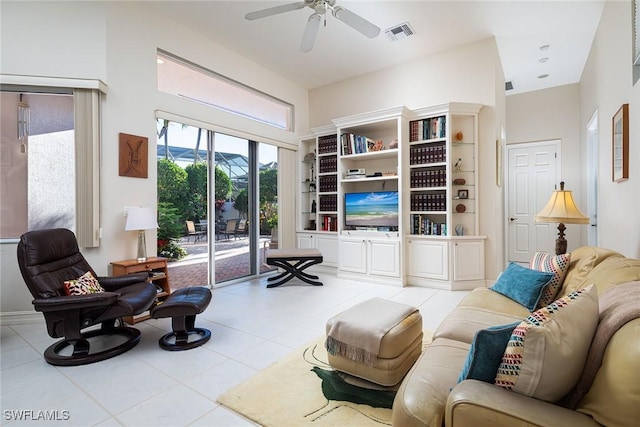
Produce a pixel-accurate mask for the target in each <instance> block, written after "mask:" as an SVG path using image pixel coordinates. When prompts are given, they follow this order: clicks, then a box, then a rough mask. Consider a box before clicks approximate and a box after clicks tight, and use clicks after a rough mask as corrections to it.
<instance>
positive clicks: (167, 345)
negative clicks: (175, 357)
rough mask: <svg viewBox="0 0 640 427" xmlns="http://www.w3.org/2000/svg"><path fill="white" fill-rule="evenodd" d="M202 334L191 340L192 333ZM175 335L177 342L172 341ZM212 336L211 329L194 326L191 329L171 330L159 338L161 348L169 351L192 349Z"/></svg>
mask: <svg viewBox="0 0 640 427" xmlns="http://www.w3.org/2000/svg"><path fill="white" fill-rule="evenodd" d="M195 334H197V335H200V338H198V339H196V340H193V341H189V336H190V335H195ZM174 337H175V342H173V343H172V342H171V339H172V338H174ZM210 338H211V331H210V330H208V329H205V328H193V329H191V330H189V331H178V332H169V333H168V334H166V335H164V336H163V337H162V338H160V339H159V340H158V344H159V345H160V348H162V349H163V350H168V351H182V350H191V349H192V348H196V347H199V346H201V345H202V344H204V343H206V342H207V341H209V339H210Z"/></svg>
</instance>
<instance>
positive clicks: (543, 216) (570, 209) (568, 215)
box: [535, 182, 589, 224]
mask: <svg viewBox="0 0 640 427" xmlns="http://www.w3.org/2000/svg"><path fill="white" fill-rule="evenodd" d="M535 220H536V222H562V223H565V224H589V218H588V217H586V216H585V215H584V214H583V213H582V212H580V209H578V206H576V202H575V201H574V200H573V195H572V193H571V191H569V190H565V189H564V182H561V183H560V190H556V191H554V192H553V194H551V199H549V201H548V202H547V205H546V206H545V207H544V208H542V210H541V211H540V212H538V214H537V215H536V216H535Z"/></svg>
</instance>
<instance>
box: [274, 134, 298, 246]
mask: <svg viewBox="0 0 640 427" xmlns="http://www.w3.org/2000/svg"><path fill="white" fill-rule="evenodd" d="M297 158H298V155H297V152H296V151H293V150H288V149H285V148H282V147H280V148H279V149H278V205H279V206H278V230H279V233H280V240H279V242H280V243H279V246H280V247H281V248H295V247H296V226H295V224H296V217H295V212H296V209H295V208H296V183H297V180H296V179H295V178H294V177H295V176H296V166H297V164H298V162H297ZM287 224H288V225H287Z"/></svg>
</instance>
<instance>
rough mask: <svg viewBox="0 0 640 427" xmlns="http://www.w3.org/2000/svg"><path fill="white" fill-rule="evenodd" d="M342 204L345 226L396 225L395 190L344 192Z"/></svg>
mask: <svg viewBox="0 0 640 427" xmlns="http://www.w3.org/2000/svg"><path fill="white" fill-rule="evenodd" d="M344 205H345V209H344V212H345V225H346V226H354V227H397V226H398V192H397V191H375V192H368V193H346V194H345V195H344Z"/></svg>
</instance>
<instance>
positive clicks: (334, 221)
mask: <svg viewBox="0 0 640 427" xmlns="http://www.w3.org/2000/svg"><path fill="white" fill-rule="evenodd" d="M322 231H338V218H336V217H335V216H330V215H324V216H323V217H322Z"/></svg>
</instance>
